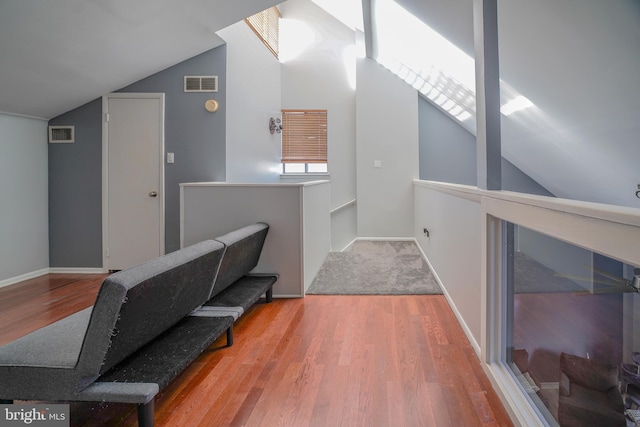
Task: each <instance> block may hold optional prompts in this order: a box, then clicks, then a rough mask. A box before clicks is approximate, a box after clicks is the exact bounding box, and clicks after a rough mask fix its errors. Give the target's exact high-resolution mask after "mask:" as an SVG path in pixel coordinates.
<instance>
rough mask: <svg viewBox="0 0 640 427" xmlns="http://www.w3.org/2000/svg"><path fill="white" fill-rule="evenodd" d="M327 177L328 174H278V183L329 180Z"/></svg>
mask: <svg viewBox="0 0 640 427" xmlns="http://www.w3.org/2000/svg"><path fill="white" fill-rule="evenodd" d="M329 176H330V175H329V174H328V173H282V174H280V181H289V182H301V181H316V180H318V179H329Z"/></svg>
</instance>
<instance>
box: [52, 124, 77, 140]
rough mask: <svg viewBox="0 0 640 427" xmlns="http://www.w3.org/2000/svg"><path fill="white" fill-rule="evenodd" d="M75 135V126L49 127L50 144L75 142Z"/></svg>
mask: <svg viewBox="0 0 640 427" xmlns="http://www.w3.org/2000/svg"><path fill="white" fill-rule="evenodd" d="M75 134H76V127H75V126H49V143H52V144H53V143H69V142H75V141H76V137H75V136H76V135H75Z"/></svg>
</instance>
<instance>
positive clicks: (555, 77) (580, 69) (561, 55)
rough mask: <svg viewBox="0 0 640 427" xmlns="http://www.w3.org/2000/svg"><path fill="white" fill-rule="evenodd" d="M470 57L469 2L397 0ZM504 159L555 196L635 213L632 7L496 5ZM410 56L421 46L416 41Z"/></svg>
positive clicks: (638, 139)
mask: <svg viewBox="0 0 640 427" xmlns="http://www.w3.org/2000/svg"><path fill="white" fill-rule="evenodd" d="M396 2H397V3H398V4H399V5H401V6H402V7H403V8H405V9H406V10H407V11H409V12H411V13H412V14H413V15H415V16H416V17H418V18H419V19H420V20H422V21H423V22H424V23H426V24H427V25H429V26H430V27H431V28H432V29H434V30H436V31H437V32H438V33H440V34H441V35H442V36H444V37H445V38H447V39H448V40H449V41H450V42H452V43H453V44H455V45H456V46H457V47H458V48H460V49H462V50H463V51H465V52H466V53H467V54H469V55H471V56H473V52H474V47H473V0H448V1H442V0H396ZM498 20H499V28H498V30H499V44H500V77H501V80H502V81H503V83H506V84H507V85H508V86H509V87H510V88H512V89H513V90H515V91H516V92H517V93H519V94H522V95H524V96H525V97H527V98H528V99H530V100H531V101H532V102H533V104H534V106H533V107H532V108H529V109H526V110H522V111H521V112H518V113H515V114H512V115H511V116H508V117H507V116H502V152H503V156H504V157H505V158H506V159H507V160H509V161H510V162H512V163H513V164H514V165H516V166H517V167H518V168H520V169H521V170H522V171H524V172H525V173H527V174H528V175H529V176H530V177H532V178H533V179H535V180H536V181H537V182H538V183H540V184H541V185H543V186H544V187H545V188H547V189H548V190H549V191H551V192H552V193H554V194H555V195H556V196H558V197H563V198H569V199H577V200H585V201H593V202H599V203H608V204H614V205H621V206H629V207H636V208H638V207H640V199H638V198H636V197H635V191H636V190H637V189H638V185H640V77H638V76H640V50H639V48H638V46H640V2H638V1H637V0H616V1H612V2H584V1H582V0H562V1H557V0H538V1H535V2H531V1H529V0H510V1H501V2H498ZM415 48H416V49H420V48H421V47H420V41H419V40H416V46H415Z"/></svg>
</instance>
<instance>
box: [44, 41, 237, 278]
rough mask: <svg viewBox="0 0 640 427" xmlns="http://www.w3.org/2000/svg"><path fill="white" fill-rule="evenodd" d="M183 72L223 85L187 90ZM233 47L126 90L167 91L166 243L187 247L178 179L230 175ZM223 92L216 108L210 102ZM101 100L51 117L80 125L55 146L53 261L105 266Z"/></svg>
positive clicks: (51, 220) (68, 265)
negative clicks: (71, 138)
mask: <svg viewBox="0 0 640 427" xmlns="http://www.w3.org/2000/svg"><path fill="white" fill-rule="evenodd" d="M184 75H217V76H218V86H219V92H217V93H184V92H183V76H184ZM225 78H226V46H224V45H223V46H220V47H218V48H216V49H213V50H210V51H208V52H205V53H203V54H201V55H198V56H196V57H194V58H191V59H189V60H187V61H184V62H182V63H180V64H177V65H175V66H173V67H171V68H168V69H166V70H164V71H161V72H159V73H156V74H154V75H152V76H150V77H147V78H145V79H143V80H140V81H138V82H136V83H134V84H132V85H130V86H127V87H125V88H123V89H121V90H120V92H163V93H165V152H172V153H175V163H174V164H166V165H165V219H166V226H165V242H166V244H165V248H166V251H167V252H172V251H174V250H176V249H178V248H179V247H180V200H179V183H181V182H191V181H224V180H225V173H226V172H225V171H226V169H225V101H226V94H225ZM207 99H216V100H217V101H218V103H219V104H220V108H219V110H218V111H217V112H216V113H213V114H212V113H208V112H206V111H205V109H204V103H205V101H206V100H207ZM101 116H102V105H101V100H100V99H97V100H95V101H92V102H90V103H88V104H86V105H84V106H82V107H79V108H77V109H75V110H73V111H70V112H68V113H65V114H63V115H61V116H58V117H56V118H54V119H52V120H51V121H50V124H65V125H75V126H76V143H75V144H65V145H64V146H63V145H62V144H57V145H50V147H49V169H50V173H49V181H50V185H49V194H50V201H49V211H50V218H49V229H50V233H49V234H50V237H49V239H50V241H49V250H50V266H51V267H66V268H80V267H85V268H100V267H102V203H101V200H102V199H101V198H102V182H101V180H102V178H101V177H102V172H101V170H102V123H101Z"/></svg>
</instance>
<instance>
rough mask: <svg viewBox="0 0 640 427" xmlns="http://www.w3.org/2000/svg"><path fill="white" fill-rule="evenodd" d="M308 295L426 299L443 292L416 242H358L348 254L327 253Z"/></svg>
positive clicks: (345, 252)
mask: <svg viewBox="0 0 640 427" xmlns="http://www.w3.org/2000/svg"><path fill="white" fill-rule="evenodd" d="M307 294H311V295H314V294H315V295H425V294H442V290H441V289H440V286H439V285H438V282H437V281H436V279H435V277H434V276H433V273H432V272H431V270H430V269H429V267H428V265H427V263H426V261H425V260H424V258H423V257H422V254H421V253H420V250H419V249H418V247H417V245H416V244H415V242H412V241H372V240H358V241H356V242H355V243H354V244H353V245H352V248H351V250H350V251H344V252H330V253H329V255H328V256H327V259H326V260H325V262H324V264H323V265H322V267H321V268H320V271H319V272H318V274H317V275H316V277H315V279H314V280H313V282H312V283H311V286H309V290H308V291H307Z"/></svg>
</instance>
